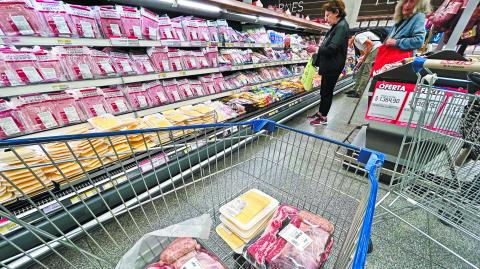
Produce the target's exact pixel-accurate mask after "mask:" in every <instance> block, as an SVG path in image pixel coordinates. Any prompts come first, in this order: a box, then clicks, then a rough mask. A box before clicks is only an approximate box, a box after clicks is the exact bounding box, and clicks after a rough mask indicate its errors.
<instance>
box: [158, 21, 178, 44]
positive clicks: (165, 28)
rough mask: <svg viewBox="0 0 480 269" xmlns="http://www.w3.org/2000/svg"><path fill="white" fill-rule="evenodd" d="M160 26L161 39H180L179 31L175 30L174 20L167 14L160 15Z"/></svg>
mask: <svg viewBox="0 0 480 269" xmlns="http://www.w3.org/2000/svg"><path fill="white" fill-rule="evenodd" d="M158 27H159V34H160V40H165V41H177V40H178V36H177V33H176V32H175V31H174V30H173V27H172V22H171V21H170V18H169V17H168V16H167V15H165V16H161V17H158Z"/></svg>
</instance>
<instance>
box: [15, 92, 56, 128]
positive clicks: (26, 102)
mask: <svg viewBox="0 0 480 269" xmlns="http://www.w3.org/2000/svg"><path fill="white" fill-rule="evenodd" d="M12 102H13V103H14V104H15V105H16V106H17V110H18V111H19V112H20V114H21V116H22V118H23V121H24V122H25V124H26V125H27V126H28V128H29V130H30V131H41V130H47V129H52V128H56V127H59V126H61V125H62V122H61V121H60V119H59V118H58V116H56V115H55V114H54V113H53V111H52V107H53V104H52V102H51V101H50V100H48V98H47V96H46V95H44V94H28V95H21V96H19V97H16V98H14V99H12Z"/></svg>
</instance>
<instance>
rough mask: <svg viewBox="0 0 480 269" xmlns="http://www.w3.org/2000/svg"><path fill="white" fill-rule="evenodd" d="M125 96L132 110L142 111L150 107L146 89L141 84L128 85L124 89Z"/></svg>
mask: <svg viewBox="0 0 480 269" xmlns="http://www.w3.org/2000/svg"><path fill="white" fill-rule="evenodd" d="M124 92H125V95H126V96H127V99H128V101H129V102H130V104H131V105H132V108H133V109H134V110H138V109H144V108H147V107H150V106H152V105H151V103H152V102H151V101H150V98H149V97H148V94H147V91H146V89H144V88H143V85H142V84H141V83H133V84H128V85H126V87H125V88H124Z"/></svg>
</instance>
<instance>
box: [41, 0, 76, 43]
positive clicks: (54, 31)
mask: <svg viewBox="0 0 480 269" xmlns="http://www.w3.org/2000/svg"><path fill="white" fill-rule="evenodd" d="M33 3H34V6H35V9H36V10H37V11H38V12H39V14H40V16H41V17H42V18H43V19H44V22H45V23H46V25H47V26H48V29H49V30H50V34H49V36H61V37H76V36H78V35H77V31H76V28H75V26H74V24H73V22H72V20H71V19H70V16H69V15H68V14H67V11H66V10H65V7H64V4H63V2H60V1H56V0H34V1H33Z"/></svg>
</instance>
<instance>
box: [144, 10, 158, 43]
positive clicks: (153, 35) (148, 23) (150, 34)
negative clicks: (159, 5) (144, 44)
mask: <svg viewBox="0 0 480 269" xmlns="http://www.w3.org/2000/svg"><path fill="white" fill-rule="evenodd" d="M140 23H141V26H142V35H143V37H144V38H145V39H149V40H158V29H159V27H158V15H157V14H155V13H153V12H151V11H150V10H148V9H146V8H144V7H141V8H140Z"/></svg>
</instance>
